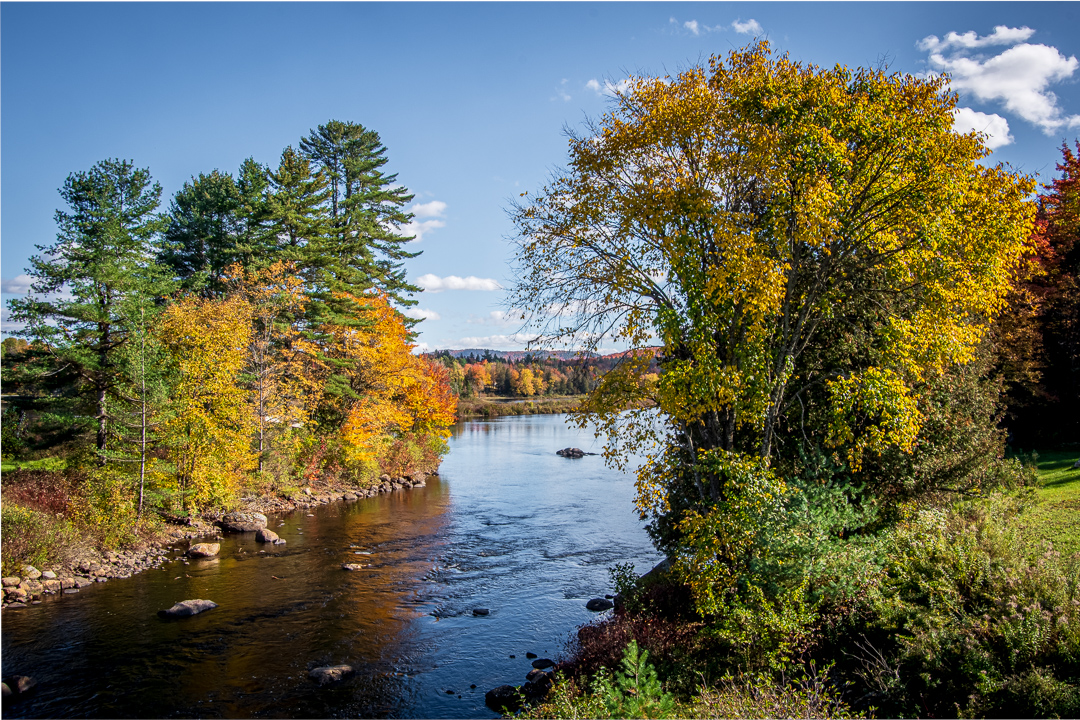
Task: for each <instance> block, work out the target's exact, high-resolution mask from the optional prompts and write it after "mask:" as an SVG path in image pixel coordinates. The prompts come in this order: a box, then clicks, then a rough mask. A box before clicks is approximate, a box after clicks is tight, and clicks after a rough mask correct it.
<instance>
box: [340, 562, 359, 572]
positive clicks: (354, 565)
mask: <svg viewBox="0 0 1080 720" xmlns="http://www.w3.org/2000/svg"><path fill="white" fill-rule="evenodd" d="M341 569H342V570H363V569H364V566H363V565H360V564H358V563H342V564H341Z"/></svg>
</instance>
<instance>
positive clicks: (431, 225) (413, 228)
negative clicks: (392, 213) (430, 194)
mask: <svg viewBox="0 0 1080 720" xmlns="http://www.w3.org/2000/svg"><path fill="white" fill-rule="evenodd" d="M406 210H407V211H408V212H411V213H412V214H413V219H412V220H410V221H409V224H408V225H406V226H405V227H403V228H401V232H402V233H403V234H405V235H412V236H413V237H414V239H413V242H420V241H421V240H423V239H424V234H425V233H429V232H431V231H432V230H437V229H438V228H441V227H446V222H445V221H444V220H442V219H441V218H442V217H443V213H445V212H446V203H444V202H443V201H441V200H432V201H431V202H426V203H417V204H415V205H410V206H409V207H408V208H406ZM424 218H428V219H424Z"/></svg>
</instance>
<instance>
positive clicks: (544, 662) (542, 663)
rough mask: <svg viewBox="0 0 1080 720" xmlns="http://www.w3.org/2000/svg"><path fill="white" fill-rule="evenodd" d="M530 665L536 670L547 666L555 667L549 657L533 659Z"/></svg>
mask: <svg viewBox="0 0 1080 720" xmlns="http://www.w3.org/2000/svg"><path fill="white" fill-rule="evenodd" d="M532 666H533V667H534V668H536V669H537V670H543V669H545V668H549V667H555V661H554V660H551V659H550V658H540V659H539V660H533V662H532Z"/></svg>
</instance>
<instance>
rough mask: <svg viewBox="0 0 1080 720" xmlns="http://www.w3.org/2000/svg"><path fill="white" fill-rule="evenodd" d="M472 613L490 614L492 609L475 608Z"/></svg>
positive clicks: (478, 614) (476, 614)
mask: <svg viewBox="0 0 1080 720" xmlns="http://www.w3.org/2000/svg"><path fill="white" fill-rule="evenodd" d="M472 614H473V615H475V616H483V615H490V614H491V611H490V610H488V609H487V608H473V611H472Z"/></svg>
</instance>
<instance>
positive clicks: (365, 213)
mask: <svg viewBox="0 0 1080 720" xmlns="http://www.w3.org/2000/svg"><path fill="white" fill-rule="evenodd" d="M300 150H301V152H303V153H304V155H305V156H306V157H308V158H309V159H310V160H311V161H312V162H313V163H314V164H315V165H316V166H317V167H318V168H320V169H321V170H322V172H323V173H324V175H325V176H326V178H327V181H328V183H329V187H330V196H329V207H328V211H329V215H330V225H331V229H330V232H329V233H328V235H327V238H326V243H325V245H324V248H323V250H324V255H325V258H326V265H325V266H324V268H323V276H324V282H325V284H326V287H327V289H328V290H330V291H331V292H333V291H345V292H349V293H352V294H360V293H362V292H363V291H365V290H369V289H372V288H374V289H376V290H378V291H380V292H383V293H386V294H387V296H389V297H390V298H391V299H392V300H394V302H396V303H397V304H399V305H413V304H415V303H416V301H415V300H412V299H411V298H409V297H408V296H409V294H411V293H415V292H419V288H418V287H416V286H414V285H411V284H409V283H408V281H407V280H406V277H405V270H404V267H403V263H404V261H405V260H406V259H408V258H413V257H416V256H417V255H419V254H420V253H419V252H409V251H407V250H405V244H406V243H408V242H409V241H410V240H412V239H413V238H412V237H410V236H407V235H402V234H401V233H400V232H399V231H398V230H397V228H400V227H403V226H404V225H406V224H407V223H408V222H409V221H410V220H412V215H411V214H410V213H407V212H405V210H404V207H405V206H406V205H407V204H408V203H409V202H411V201H412V199H413V196H412V195H411V194H409V192H408V191H407V190H406V189H405V188H403V187H400V186H398V187H395V183H396V181H397V175H396V174H393V175H386V174H384V173H383V170H382V168H383V166H385V165H386V163H387V162H388V160H387V157H386V147H385V146H384V145H383V144H382V141H381V140H380V139H379V134H378V133H377V132H375V131H374V130H368V129H366V128H365V127H364V126H363V125H360V124H359V123H352V122H341V121H339V120H331V121H330V122H328V123H326V124H325V125H320V126H319V127H318V128H317V129H315V130H313V131H312V132H311V133H310V134H309V135H308V136H307V137H306V138H303V139H302V140H301V141H300ZM339 314H344V313H339Z"/></svg>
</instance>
